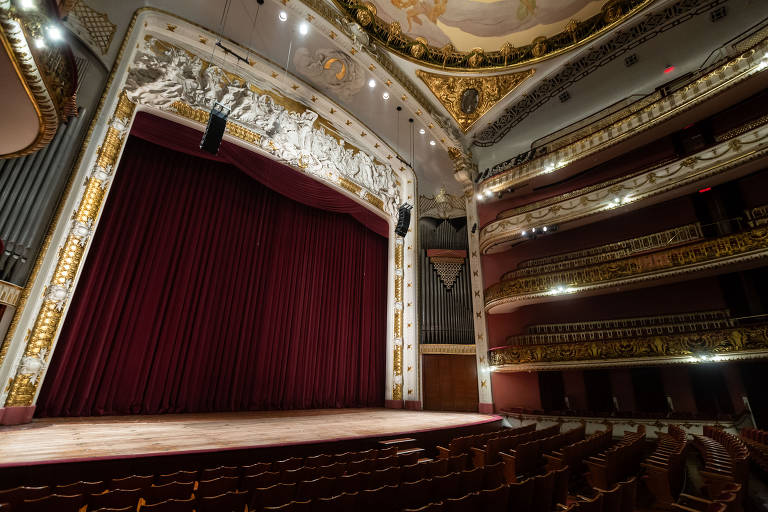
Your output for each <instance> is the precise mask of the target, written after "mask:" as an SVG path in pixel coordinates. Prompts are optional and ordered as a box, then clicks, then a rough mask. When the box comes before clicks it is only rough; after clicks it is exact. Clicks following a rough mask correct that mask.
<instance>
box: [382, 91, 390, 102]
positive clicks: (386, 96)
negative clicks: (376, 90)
mask: <svg viewBox="0 0 768 512" xmlns="http://www.w3.org/2000/svg"><path fill="white" fill-rule="evenodd" d="M381 97H382V98H384V99H385V100H388V99H389V93H388V92H387V91H384V94H382V95H381Z"/></svg>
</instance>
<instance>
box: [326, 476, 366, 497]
mask: <svg viewBox="0 0 768 512" xmlns="http://www.w3.org/2000/svg"><path fill="white" fill-rule="evenodd" d="M370 477H371V474H370V473H363V472H360V473H352V474H351V475H341V476H338V477H336V478H335V479H334V482H335V483H336V495H340V494H342V493H348V494H351V493H356V492H358V491H362V490H363V489H364V488H365V486H366V484H367V483H368V480H369V479H370Z"/></svg>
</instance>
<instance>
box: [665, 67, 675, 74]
mask: <svg viewBox="0 0 768 512" xmlns="http://www.w3.org/2000/svg"><path fill="white" fill-rule="evenodd" d="M674 70H675V66H667V67H666V68H664V73H671V72H673V71H674Z"/></svg>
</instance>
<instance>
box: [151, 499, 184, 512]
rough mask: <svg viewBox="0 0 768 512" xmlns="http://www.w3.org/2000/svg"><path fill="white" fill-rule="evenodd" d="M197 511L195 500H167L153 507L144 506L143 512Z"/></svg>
mask: <svg viewBox="0 0 768 512" xmlns="http://www.w3.org/2000/svg"><path fill="white" fill-rule="evenodd" d="M194 509H195V499H194V498H189V499H187V500H174V499H171V500H166V501H160V502H158V503H155V504H152V505H142V506H141V512H193V511H194Z"/></svg>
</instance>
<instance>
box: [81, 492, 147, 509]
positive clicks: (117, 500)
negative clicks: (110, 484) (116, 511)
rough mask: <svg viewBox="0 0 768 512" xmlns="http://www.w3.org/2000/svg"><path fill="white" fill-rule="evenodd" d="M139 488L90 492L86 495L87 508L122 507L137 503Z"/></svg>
mask: <svg viewBox="0 0 768 512" xmlns="http://www.w3.org/2000/svg"><path fill="white" fill-rule="evenodd" d="M141 492H142V491H141V489H115V490H114V491H107V492H105V493H101V494H91V495H89V496H88V499H87V501H88V509H89V510H91V509H97V508H124V507H128V506H133V507H134V508H135V507H136V505H138V503H139V498H140V497H141Z"/></svg>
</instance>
